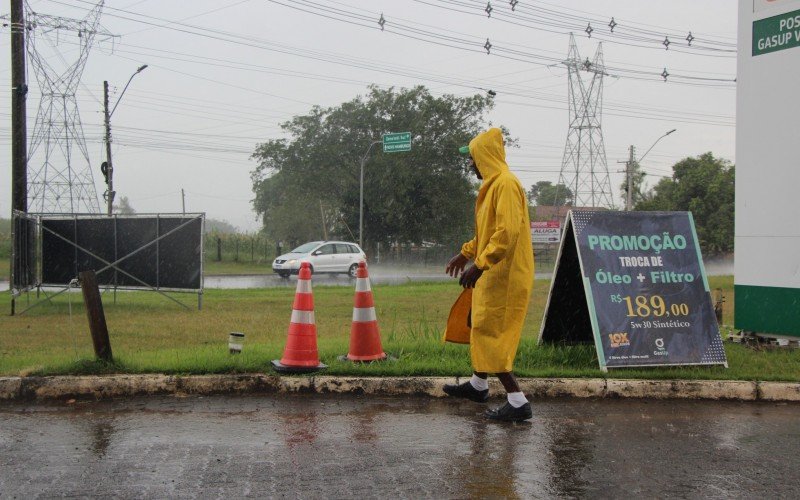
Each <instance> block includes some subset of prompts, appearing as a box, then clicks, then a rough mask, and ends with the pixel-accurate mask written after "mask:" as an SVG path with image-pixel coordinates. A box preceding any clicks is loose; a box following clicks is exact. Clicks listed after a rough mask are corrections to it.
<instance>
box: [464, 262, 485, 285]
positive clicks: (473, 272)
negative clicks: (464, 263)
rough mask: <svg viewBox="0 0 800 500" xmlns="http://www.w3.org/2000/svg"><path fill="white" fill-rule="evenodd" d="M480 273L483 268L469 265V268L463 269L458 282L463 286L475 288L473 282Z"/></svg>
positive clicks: (481, 273)
mask: <svg viewBox="0 0 800 500" xmlns="http://www.w3.org/2000/svg"><path fill="white" fill-rule="evenodd" d="M482 275H483V269H481V268H479V267H475V265H472V266H469V269H467V270H466V271H464V274H462V275H461V278H460V279H459V280H458V284H459V285H461V286H463V287H464V288H475V282H476V281H478V278H480V277H481V276H482Z"/></svg>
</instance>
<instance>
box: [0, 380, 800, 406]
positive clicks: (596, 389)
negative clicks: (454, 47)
mask: <svg viewBox="0 0 800 500" xmlns="http://www.w3.org/2000/svg"><path fill="white" fill-rule="evenodd" d="M519 382H520V386H521V387H522V390H523V391H524V392H525V393H526V394H528V395H530V396H532V397H533V398H539V397H577V398H603V397H608V398H648V399H711V400H733V401H772V402H777V401H792V402H794V401H797V402H800V383H794V382H748V381H735V380H634V379H579V378H575V379H569V378H541V379H540V378H528V379H519ZM447 383H453V378H452V377H334V376H308V377H281V376H278V375H273V374H260V373H254V374H241V375H159V374H153V375H104V376H81V377H0V401H15V400H51V399H66V398H93V399H108V398H115V397H128V396H143V395H160V394H170V395H183V394H249V393H316V394H371V395H385V396H399V395H404V396H428V397H443V396H444V393H443V392H442V387H443V386H444V385H445V384H447ZM490 389H491V394H493V395H496V394H499V393H501V392H502V387H501V386H500V384H499V383H498V382H497V380H494V379H493V380H492V382H491V384H490Z"/></svg>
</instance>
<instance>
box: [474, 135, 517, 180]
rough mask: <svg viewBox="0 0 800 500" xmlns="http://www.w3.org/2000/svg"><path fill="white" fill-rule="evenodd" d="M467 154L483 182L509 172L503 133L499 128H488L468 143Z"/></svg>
mask: <svg viewBox="0 0 800 500" xmlns="http://www.w3.org/2000/svg"><path fill="white" fill-rule="evenodd" d="M469 154H470V156H472V159H473V160H475V166H476V167H478V171H479V172H480V173H481V177H483V180H484V182H486V181H489V180H491V179H493V178H494V177H496V176H498V175H500V174H501V173H503V172H509V169H508V164H507V163H506V149H505V147H504V146H503V133H502V132H501V131H500V129H499V128H490V129H489V130H487V131H486V132H483V133H481V134H480V135H478V136H477V137H475V138H474V139H472V140H471V141H470V142H469Z"/></svg>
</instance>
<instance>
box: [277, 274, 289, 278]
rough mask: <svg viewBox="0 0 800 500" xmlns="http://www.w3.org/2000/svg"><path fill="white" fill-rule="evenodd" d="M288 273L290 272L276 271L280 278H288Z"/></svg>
mask: <svg viewBox="0 0 800 500" xmlns="http://www.w3.org/2000/svg"><path fill="white" fill-rule="evenodd" d="M289 274H290V273H278V276H280V277H281V278H284V279H286V278H288V277H289Z"/></svg>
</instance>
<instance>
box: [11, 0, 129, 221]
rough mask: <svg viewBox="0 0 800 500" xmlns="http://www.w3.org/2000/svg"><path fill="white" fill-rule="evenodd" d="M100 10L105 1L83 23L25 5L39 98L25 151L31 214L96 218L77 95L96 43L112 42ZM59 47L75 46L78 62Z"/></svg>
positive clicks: (92, 183)
mask: <svg viewBox="0 0 800 500" xmlns="http://www.w3.org/2000/svg"><path fill="white" fill-rule="evenodd" d="M102 8H103V1H101V2H99V3H98V4H97V5H96V6H94V7H93V8H92V10H91V11H89V13H88V14H87V16H86V18H84V19H69V18H65V17H56V16H50V15H46V14H38V13H36V12H34V11H33V10H32V9H31V7H30V5H29V4H28V3H27V2H26V4H25V18H26V22H25V25H26V28H27V32H28V36H27V37H26V39H27V44H26V45H27V52H28V57H29V61H30V63H31V66H32V67H33V71H34V73H35V75H36V80H37V82H38V84H39V89H40V90H41V94H42V97H41V101H40V102H39V111H38V112H37V114H36V123H35V125H34V127H33V136H32V138H31V141H30V147H29V151H28V178H29V188H28V210H29V211H31V212H39V213H98V212H100V204H99V202H98V199H97V191H96V190H95V184H94V176H93V175H92V168H91V165H90V162H89V151H88V150H87V148H86V140H85V138H84V135H83V125H81V118H80V113H79V112H78V101H77V99H76V91H77V89H78V85H79V84H80V81H81V75H82V74H83V69H84V67H85V65H86V60H87V59H88V57H89V50H90V49H91V47H92V44H93V43H94V41H95V37H96V36H97V35H100V36H108V37H110V36H113V35H111V34H110V33H108V32H106V31H105V30H104V29H103V28H101V27H99V26H98V20H99V19H100V12H101V10H102ZM62 43H65V44H69V45H70V52H72V50H73V49H72V46H77V49H78V51H77V57H75V58H74V59H73V60H71V61H68V60H67V59H66V58H65V57H64V55H63V54H62V53H61V51H59V44H62ZM59 63H60V64H59Z"/></svg>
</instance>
